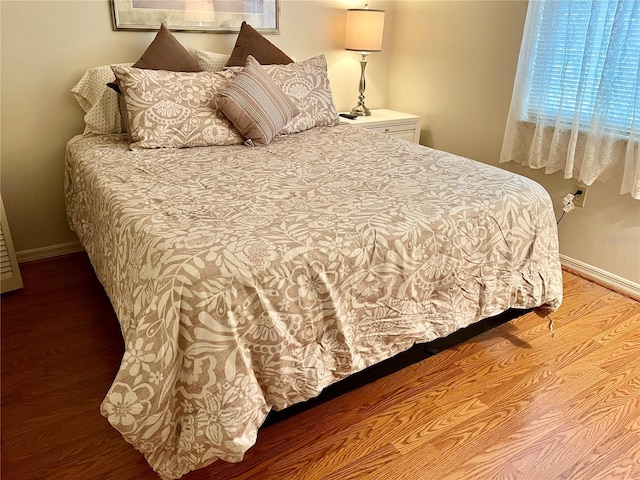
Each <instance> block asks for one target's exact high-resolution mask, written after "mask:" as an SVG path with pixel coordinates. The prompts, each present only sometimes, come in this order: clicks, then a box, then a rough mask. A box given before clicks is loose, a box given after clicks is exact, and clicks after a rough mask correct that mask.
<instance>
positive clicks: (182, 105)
mask: <svg viewBox="0 0 640 480" xmlns="http://www.w3.org/2000/svg"><path fill="white" fill-rule="evenodd" d="M113 71H114V73H115V76H116V78H117V83H118V86H119V87H120V89H121V90H122V94H123V96H124V101H125V105H126V109H127V120H128V124H129V128H128V130H129V135H130V137H131V141H132V144H131V147H132V148H133V147H141V148H161V147H171V148H185V147H204V146H210V145H233V144H238V143H242V141H243V139H242V136H241V135H240V133H239V132H238V131H237V130H236V129H235V128H233V126H232V125H231V124H230V123H229V121H228V120H227V119H226V118H225V117H224V116H223V115H221V114H219V113H218V112H217V111H216V110H215V107H214V103H215V102H214V97H215V95H216V93H217V92H218V91H219V90H221V89H222V88H224V87H225V86H226V85H228V83H229V80H228V79H227V78H226V77H225V76H224V75H221V74H218V73H213V72H167V71H163V70H146V69H139V68H133V67H116V68H114V69H113Z"/></svg>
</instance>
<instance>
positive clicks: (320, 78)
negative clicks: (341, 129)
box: [264, 55, 340, 134]
mask: <svg viewBox="0 0 640 480" xmlns="http://www.w3.org/2000/svg"><path fill="white" fill-rule="evenodd" d="M264 69H265V70H266V71H267V73H268V74H269V76H270V77H271V78H272V79H273V81H274V82H275V83H276V84H277V85H278V86H279V87H280V88H281V89H282V91H283V92H284V93H285V94H287V96H288V97H289V98H290V99H291V100H292V101H293V103H295V105H296V106H297V107H298V110H299V111H300V113H299V114H298V115H297V116H295V117H294V118H292V119H291V120H290V121H289V122H288V123H287V124H286V125H285V126H284V128H283V129H282V131H281V132H280V133H282V134H292V133H298V132H302V131H304V130H308V129H310V128H313V127H320V126H331V125H337V124H338V123H340V119H339V117H338V111H337V110H336V106H335V104H334V103H333V95H332V93H331V85H330V84H329V76H328V74H327V59H326V58H325V56H324V55H319V56H317V57H313V58H310V59H308V60H305V61H303V62H297V63H290V64H289V65H265V66H264Z"/></svg>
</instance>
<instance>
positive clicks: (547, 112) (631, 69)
mask: <svg viewBox="0 0 640 480" xmlns="http://www.w3.org/2000/svg"><path fill="white" fill-rule="evenodd" d="M625 3H626V5H625ZM633 3H636V4H637V3H638V2H634V1H632V0H625V1H623V2H617V1H613V2H612V1H603V0H597V1H593V2H591V1H584V0H579V1H546V2H542V3H541V4H540V9H539V11H538V22H537V28H536V32H535V40H534V44H535V46H534V50H533V54H532V58H531V70H530V72H529V76H528V85H527V89H526V96H525V97H524V108H523V112H524V118H523V120H529V119H531V118H540V119H543V120H546V121H548V122H552V123H555V122H556V121H558V120H559V121H560V122H562V123H564V124H567V125H570V124H572V123H573V122H574V121H577V122H578V123H579V124H580V128H581V130H588V128H589V124H590V123H591V120H592V118H593V113H594V109H595V108H596V105H599V108H601V109H602V112H601V113H602V116H603V119H604V122H605V125H606V126H605V128H606V130H607V131H608V132H609V133H612V134H617V135H622V136H625V137H627V138H628V136H629V131H630V129H631V123H632V122H633V121H634V106H635V105H636V103H637V102H638V100H639V99H638V92H639V90H638V85H637V84H638V77H639V76H640V70H639V60H640V18H639V17H638V15H637V13H638V11H637V8H635V9H634V8H632V7H633ZM634 13H635V16H634ZM614 20H615V24H614ZM614 25H615V27H616V29H617V31H614ZM621 30H628V31H627V32H624V31H621ZM607 62H608V63H607ZM605 69H607V70H613V71H611V72H609V74H608V75H607V72H605ZM599 97H600V101H601V102H603V104H599V103H598V100H599ZM603 97H606V98H603Z"/></svg>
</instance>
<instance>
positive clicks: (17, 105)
mask: <svg viewBox="0 0 640 480" xmlns="http://www.w3.org/2000/svg"><path fill="white" fill-rule="evenodd" d="M369 3H370V6H371V7H372V8H384V9H386V10H387V12H388V15H387V20H386V23H387V30H386V33H387V35H386V37H385V43H384V50H385V51H384V52H383V53H380V54H376V61H375V62H371V64H370V67H368V70H369V73H370V77H371V80H370V81H369V83H368V85H367V104H368V105H369V106H371V107H383V106H385V104H386V101H387V99H386V93H387V91H388V74H387V72H388V69H389V63H390V58H391V55H390V50H391V48H390V44H391V43H390V42H391V40H392V35H391V24H392V20H393V2H392V1H371V2H369ZM361 4H362V3H361V2H357V1H356V0H324V1H320V0H317V1H298V0H281V2H280V6H281V8H280V10H281V15H280V26H281V32H282V33H281V34H280V35H269V36H268V39H269V40H270V41H272V42H273V43H274V44H276V45H277V46H278V47H279V48H281V49H282V50H284V51H285V52H286V53H288V54H289V55H290V56H292V57H294V58H296V59H298V60H303V59H306V58H308V57H311V56H313V55H317V54H320V53H324V54H326V56H327V61H328V64H329V78H330V80H331V83H332V88H333V92H334V96H335V101H336V105H337V107H338V108H339V109H341V110H347V109H350V108H351V107H352V106H353V105H355V104H356V102H357V94H358V92H357V88H358V81H359V78H360V64H359V57H358V56H357V55H356V54H354V53H352V52H347V51H345V50H344V49H343V47H344V43H343V42H344V19H345V15H346V13H345V10H346V9H347V8H349V7H353V6H356V5H357V6H360V5H361ZM0 19H1V57H0V58H1V61H2V65H1V84H0V86H1V87H0V95H1V97H2V98H1V102H2V104H1V113H2V118H1V127H2V131H1V142H2V152H1V175H2V186H1V191H2V197H3V199H4V204H5V207H6V211H7V218H8V220H9V224H10V228H11V233H12V236H13V240H14V243H15V246H16V250H18V251H19V252H20V251H22V252H24V251H30V250H33V249H39V248H42V247H48V246H53V245H59V244H65V243H68V242H74V241H76V240H77V239H76V237H75V235H74V234H73V233H72V232H71V231H70V230H69V227H68V225H67V220H66V214H65V207H64V197H63V169H64V152H65V144H66V142H67V141H68V140H69V139H70V138H71V137H72V136H74V135H76V134H78V133H82V130H83V128H84V124H83V120H82V116H83V112H82V110H81V109H80V107H79V106H78V105H77V103H76V101H75V99H74V98H73V95H72V94H71V93H70V89H71V87H73V85H74V84H75V83H76V82H77V81H78V79H79V78H80V76H81V75H82V74H83V73H84V72H85V71H86V70H87V69H88V68H89V67H93V66H98V65H105V64H108V63H117V62H128V61H135V60H137V59H138V57H139V56H140V55H141V54H142V52H143V51H144V49H145V48H146V46H147V45H148V44H149V43H150V42H151V40H153V37H154V35H155V33H153V32H123V31H118V32H116V31H113V29H112V23H111V12H110V7H109V1H108V0H85V1H68V0H53V1H26V0H25V1H7V0H2V1H0ZM176 37H177V38H178V40H179V41H180V42H181V43H182V44H183V45H184V46H185V47H187V48H189V49H193V48H201V49H205V50H210V51H216V52H227V53H228V52H230V51H231V49H232V48H233V44H234V42H235V38H236V35H230V34H227V35H220V34H204V33H176Z"/></svg>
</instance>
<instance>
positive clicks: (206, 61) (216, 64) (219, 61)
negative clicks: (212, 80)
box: [196, 48, 231, 72]
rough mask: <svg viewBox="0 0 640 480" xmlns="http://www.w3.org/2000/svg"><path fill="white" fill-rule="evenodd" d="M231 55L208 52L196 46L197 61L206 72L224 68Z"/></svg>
mask: <svg viewBox="0 0 640 480" xmlns="http://www.w3.org/2000/svg"><path fill="white" fill-rule="evenodd" d="M230 57H231V55H226V54H224V53H215V52H207V51H206V50H198V49H197V48H196V61H197V62H198V66H199V67H200V68H201V69H202V70H204V71H206V72H219V71H220V70H223V69H224V67H225V65H226V64H227V62H228V61H229V58H230Z"/></svg>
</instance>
